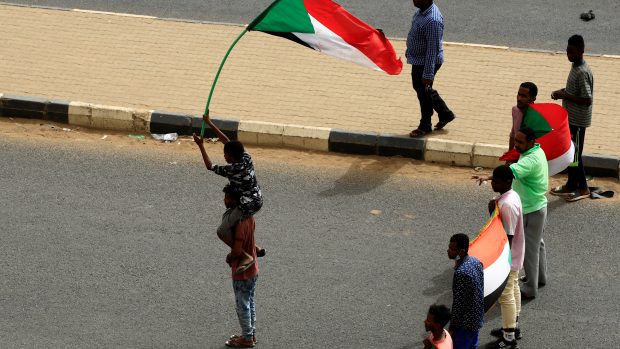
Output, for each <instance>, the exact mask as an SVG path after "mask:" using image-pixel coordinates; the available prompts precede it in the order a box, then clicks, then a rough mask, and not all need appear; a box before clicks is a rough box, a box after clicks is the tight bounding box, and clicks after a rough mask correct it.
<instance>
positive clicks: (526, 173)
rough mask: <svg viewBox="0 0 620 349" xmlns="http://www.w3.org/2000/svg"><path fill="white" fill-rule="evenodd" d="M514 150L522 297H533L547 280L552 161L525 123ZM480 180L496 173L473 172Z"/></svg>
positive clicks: (514, 187)
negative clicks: (520, 222) (522, 241)
mask: <svg viewBox="0 0 620 349" xmlns="http://www.w3.org/2000/svg"><path fill="white" fill-rule="evenodd" d="M515 150H517V151H518V152H519V153H520V154H521V156H520V157H519V160H518V161H517V162H516V163H514V164H512V165H510V169H511V170H512V175H513V176H514V178H515V181H514V182H513V184H512V187H513V189H514V191H516V192H517V194H519V197H520V198H521V204H522V207H523V230H524V234H525V254H524V259H523V268H524V269H525V275H526V276H525V278H524V279H523V286H522V287H521V298H522V299H534V298H535V297H536V296H537V295H538V288H539V287H540V286H544V285H545V284H546V283H547V253H546V250H545V241H544V240H543V233H544V231H545V225H546V224H547V197H546V196H545V194H546V193H547V190H548V187H549V165H547V157H546V156H545V152H544V151H543V150H542V148H541V147H540V144H538V143H536V135H535V134H534V130H532V129H531V128H529V127H524V128H522V129H520V130H519V132H517V135H516V136H515ZM473 178H474V179H477V180H478V182H479V183H480V184H481V183H483V182H485V181H487V180H492V179H493V176H489V177H478V176H474V177H473Z"/></svg>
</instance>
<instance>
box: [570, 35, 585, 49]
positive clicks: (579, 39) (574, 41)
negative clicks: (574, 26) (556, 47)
mask: <svg viewBox="0 0 620 349" xmlns="http://www.w3.org/2000/svg"><path fill="white" fill-rule="evenodd" d="M568 45H570V46H575V47H577V48H580V49H582V50H583V49H585V48H586V44H585V42H584V41H583V36H581V35H579V34H575V35H573V36H571V37H570V38H568Z"/></svg>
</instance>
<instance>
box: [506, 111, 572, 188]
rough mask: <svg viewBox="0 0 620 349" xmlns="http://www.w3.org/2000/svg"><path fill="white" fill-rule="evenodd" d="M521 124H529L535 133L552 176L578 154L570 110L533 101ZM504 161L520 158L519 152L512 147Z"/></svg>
mask: <svg viewBox="0 0 620 349" xmlns="http://www.w3.org/2000/svg"><path fill="white" fill-rule="evenodd" d="M521 127H530V128H531V129H533V130H534V133H536V143H539V144H540V147H541V148H542V150H543V151H544V152H545V155H546V156H547V163H548V165H549V176H553V175H555V174H558V173H560V172H562V171H563V170H564V169H566V168H567V167H568V166H569V165H570V164H571V162H572V161H573V158H574V156H575V146H574V145H573V142H572V141H571V137H570V129H569V127H568V112H567V111H566V109H564V108H562V107H561V106H559V105H557V104H553V103H540V104H530V106H529V108H527V110H526V111H525V113H524V114H523V121H522V123H521ZM499 159H500V160H502V161H517V160H518V159H519V153H518V152H517V151H516V150H514V149H510V150H509V151H508V152H506V153H505V154H504V155H502V156H501V157H500V158H499Z"/></svg>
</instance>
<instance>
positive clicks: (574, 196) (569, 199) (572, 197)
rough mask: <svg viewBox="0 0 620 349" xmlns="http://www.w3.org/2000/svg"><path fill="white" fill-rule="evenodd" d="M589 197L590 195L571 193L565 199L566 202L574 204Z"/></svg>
mask: <svg viewBox="0 0 620 349" xmlns="http://www.w3.org/2000/svg"><path fill="white" fill-rule="evenodd" d="M589 197H590V193H587V194H581V193H573V194H571V195H569V196H567V197H566V198H565V200H566V201H567V202H575V201H579V200H582V199H587V198H589Z"/></svg>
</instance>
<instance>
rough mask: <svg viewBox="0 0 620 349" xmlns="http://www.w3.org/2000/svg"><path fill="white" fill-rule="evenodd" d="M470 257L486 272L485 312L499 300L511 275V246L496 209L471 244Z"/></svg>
mask: <svg viewBox="0 0 620 349" xmlns="http://www.w3.org/2000/svg"><path fill="white" fill-rule="evenodd" d="M469 255H470V256H474V257H476V258H478V260H480V262H482V267H483V270H484V311H485V312H487V311H488V310H489V309H491V307H492V306H493V304H495V302H496V301H497V300H498V299H499V296H501V294H502V292H503V291H504V287H505V286H506V282H507V281H508V274H510V263H511V257H510V245H509V243H508V236H507V235H506V231H505V230H504V226H503V225H502V221H501V220H500V217H499V209H498V208H497V207H496V208H495V211H494V212H493V216H492V217H491V218H490V219H489V220H488V221H487V223H486V225H485V226H484V227H483V228H482V230H480V233H478V236H476V238H475V239H474V240H473V241H470V243H469Z"/></svg>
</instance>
